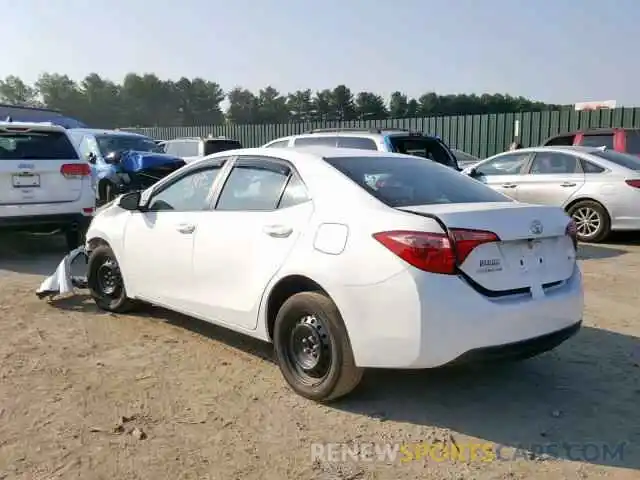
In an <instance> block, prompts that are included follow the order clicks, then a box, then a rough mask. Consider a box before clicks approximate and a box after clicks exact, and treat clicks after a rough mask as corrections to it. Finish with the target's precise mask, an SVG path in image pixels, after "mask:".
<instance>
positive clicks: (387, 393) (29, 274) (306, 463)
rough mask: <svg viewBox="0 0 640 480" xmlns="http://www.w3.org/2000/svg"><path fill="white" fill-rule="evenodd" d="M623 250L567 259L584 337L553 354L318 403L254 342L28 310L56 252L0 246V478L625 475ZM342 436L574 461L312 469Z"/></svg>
mask: <svg viewBox="0 0 640 480" xmlns="http://www.w3.org/2000/svg"><path fill="white" fill-rule="evenodd" d="M635 238H636V239H634V237H631V236H625V238H622V239H618V240H616V242H615V243H613V244H610V245H604V246H583V247H581V252H580V254H581V258H582V260H581V265H582V268H583V272H584V274H585V280H586V288H587V296H586V302H587V307H586V316H585V327H584V328H583V330H582V331H581V332H580V333H579V334H578V335H577V336H576V337H574V338H573V339H571V340H569V341H568V342H567V343H565V344H563V345H562V346H560V347H559V348H558V349H557V350H555V351H553V352H550V353H547V354H545V355H542V356H540V357H538V358H535V359H531V360H528V361H526V362H522V363H519V364H513V365H505V366H500V367H492V368H481V369H475V370H463V371H444V370H440V371H430V372H389V371H369V372H367V373H366V374H365V378H364V381H363V384H362V385H361V387H360V388H359V389H358V390H357V392H356V393H355V394H354V395H353V396H351V397H349V398H347V399H345V400H343V401H340V402H338V403H336V404H335V405H331V406H321V405H317V404H314V403H312V402H309V401H306V400H303V399H302V398H300V397H298V396H296V395H295V394H293V393H292V392H291V391H290V390H289V389H288V388H287V387H286V386H285V384H284V382H283V380H282V378H281V376H280V373H279V371H278V368H277V366H276V365H275V364H274V363H273V362H272V361H271V356H272V354H271V349H270V348H269V347H268V346H266V345H263V344H262V343H259V342H256V341H253V340H248V339H246V338H244V337H241V336H239V335H236V334H233V333H230V332H228V331H225V330H223V329H221V328H217V327H213V326H211V325H208V324H205V323H202V322H198V321H196V320H193V319H189V318H186V317H182V316H179V315H175V314H171V313H169V312H166V311H163V310H160V309H152V308H150V309H149V310H148V311H147V312H146V313H143V314H139V315H135V316H116V315H110V314H105V313H101V312H98V311H97V310H96V308H95V307H94V305H93V304H92V302H90V301H89V300H88V299H87V297H86V296H83V295H78V296H74V297H71V298H68V299H63V300H57V301H53V302H47V301H46V300H38V299H37V298H36V296H35V294H34V292H35V289H36V288H37V286H38V285H39V284H40V282H41V281H42V280H43V278H44V276H45V275H48V274H50V273H51V272H52V271H53V270H54V268H55V266H56V265H57V263H58V261H59V260H60V259H61V257H62V256H63V254H64V250H63V249H61V248H59V246H58V245H56V244H55V242H54V241H53V239H51V238H44V239H43V238H36V239H33V238H27V239H24V238H20V239H16V238H5V237H3V238H0V295H1V299H0V479H14V478H15V479H25V480H26V479H57V478H64V479H67V478H80V479H110V480H113V479H118V480H128V479H151V480H160V479H171V480H178V479H223V480H233V479H274V480H285V479H342V480H347V479H349V480H355V479H393V480H396V479H417V478H436V479H439V478H442V479H463V478H464V479H466V478H482V479H494V478H495V479H497V478H509V479H519V478H534V477H540V478H543V477H541V476H542V475H544V476H545V477H546V478H548V479H561V478H571V479H575V478H598V477H604V476H606V477H607V478H615V479H618V478H619V479H625V478H629V479H630V478H636V479H637V478H640V367H639V364H640V313H639V312H640V236H636V237H635ZM461 334H464V332H461ZM341 442H347V443H348V444H349V445H351V448H352V449H353V448H355V446H356V445H362V444H366V443H369V442H374V443H375V444H376V445H378V446H383V445H391V444H396V445H398V444H405V445H407V444H408V445H410V446H415V444H416V443H420V442H427V443H429V444H440V445H445V446H451V445H452V443H455V444H457V445H458V446H459V447H460V446H462V447H461V448H462V449H464V446H465V445H469V443H470V442H471V443H476V444H477V443H491V444H495V445H501V446H505V448H506V449H507V450H504V451H507V452H511V451H513V449H520V448H528V449H534V450H535V449H536V448H542V447H544V448H546V447H548V446H549V445H558V444H560V445H562V444H563V442H569V445H573V446H577V450H574V452H573V453H571V452H570V450H566V449H565V450H563V449H562V448H560V449H559V450H558V451H557V452H555V451H553V452H552V453H548V451H547V450H545V451H546V452H547V453H548V454H546V455H542V454H541V453H542V452H541V451H538V454H537V455H533V454H532V455H529V456H528V458H525V456H524V455H523V454H520V455H518V454H517V451H519V450H517V451H516V454H513V455H510V454H504V455H503V456H502V457H501V458H502V460H496V461H493V462H483V461H479V460H477V459H476V460H473V459H469V458H468V457H465V458H462V459H458V460H457V461H454V460H450V459H449V460H445V461H441V462H438V461H436V459H434V457H429V456H428V455H427V458H426V459H424V458H422V459H419V460H415V461H411V462H406V463H403V462H402V461H400V459H399V458H398V459H396V461H386V462H385V461H382V460H381V461H366V459H360V460H357V459H353V458H350V457H348V458H344V459H339V460H340V461H330V460H331V459H330V458H325V457H322V458H319V459H318V458H316V459H315V460H314V459H313V458H312V454H311V452H312V448H316V447H312V444H314V443H324V444H326V443H341ZM585 443H588V444H589V445H590V447H589V448H590V450H585V449H583V450H581V449H580V445H583V446H584V444H585ZM605 445H606V447H605ZM536 446H538V447H536ZM540 446H542V447H540ZM327 448H329V447H327ZM362 448H367V447H366V446H363V447H362ZM376 448H382V447H376ZM411 448H413V447H411ZM604 448H607V449H608V450H606V451H605V450H604ZM509 449H511V450H509ZM616 449H618V450H616ZM351 451H355V450H351ZM501 451H502V450H501ZM567 452H569V453H567ZM576 452H577V453H576ZM580 452H583V453H582V454H581V453H580ZM612 452H613V454H612ZM520 453H522V451H520ZM607 453H608V454H607ZM583 457H586V458H583ZM436 458H437V457H436ZM342 460H344V461H342Z"/></svg>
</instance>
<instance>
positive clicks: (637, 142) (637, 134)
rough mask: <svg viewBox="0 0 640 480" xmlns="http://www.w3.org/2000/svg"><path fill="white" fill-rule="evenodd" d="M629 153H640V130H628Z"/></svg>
mask: <svg viewBox="0 0 640 480" xmlns="http://www.w3.org/2000/svg"><path fill="white" fill-rule="evenodd" d="M627 153H631V154H633V155H640V130H628V131H627Z"/></svg>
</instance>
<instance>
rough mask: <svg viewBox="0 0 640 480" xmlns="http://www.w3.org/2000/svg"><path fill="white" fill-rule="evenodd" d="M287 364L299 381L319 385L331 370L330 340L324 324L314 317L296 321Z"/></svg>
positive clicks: (291, 332)
mask: <svg viewBox="0 0 640 480" xmlns="http://www.w3.org/2000/svg"><path fill="white" fill-rule="evenodd" d="M287 357H288V358H287V360H288V363H289V364H290V365H291V366H292V367H293V369H294V370H295V371H296V372H297V374H298V376H299V378H300V380H301V381H302V382H303V383H305V384H309V385H313V384H317V383H320V382H321V381H322V380H323V379H324V378H326V376H327V375H328V374H329V371H330V370H331V357H332V349H331V340H330V338H329V333H328V330H327V328H326V326H325V324H324V322H323V321H322V320H321V319H319V318H318V317H317V316H315V315H305V316H303V317H301V318H300V319H298V320H297V321H296V323H295V325H294V326H293V328H292V329H291V331H290V333H289V338H288V349H287Z"/></svg>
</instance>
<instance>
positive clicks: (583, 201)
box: [463, 146, 640, 242]
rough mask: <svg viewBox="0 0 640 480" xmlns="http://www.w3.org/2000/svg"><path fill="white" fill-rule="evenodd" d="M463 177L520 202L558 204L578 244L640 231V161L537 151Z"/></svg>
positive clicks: (585, 150) (508, 156) (579, 151)
mask: <svg viewBox="0 0 640 480" xmlns="http://www.w3.org/2000/svg"><path fill="white" fill-rule="evenodd" d="M463 173H465V174H467V175H469V176H471V177H473V178H475V179H477V180H479V181H481V182H484V183H486V184H487V185H489V186H490V187H492V188H493V189H495V190H497V191H499V192H501V193H504V194H505V195H508V196H509V197H512V198H514V199H515V200H517V201H519V202H524V203H538V204H543V205H558V206H562V207H564V208H565V209H566V211H567V213H569V215H571V217H572V218H573V219H574V220H575V222H576V224H577V226H578V239H579V240H581V241H583V242H602V241H604V240H605V239H606V238H607V237H608V236H609V233H610V232H611V231H613V230H640V158H639V157H637V156H634V155H629V154H626V153H619V152H615V151H612V150H608V149H606V148H604V147H563V146H555V147H533V148H523V149H520V150H515V151H510V152H504V153H500V154H498V155H495V156H493V157H490V158H487V159H486V160H483V161H481V162H480V163H478V164H476V165H474V166H471V167H468V168H466V169H464V170H463Z"/></svg>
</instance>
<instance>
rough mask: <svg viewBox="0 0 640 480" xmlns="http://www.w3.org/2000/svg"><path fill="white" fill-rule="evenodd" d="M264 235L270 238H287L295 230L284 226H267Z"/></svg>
mask: <svg viewBox="0 0 640 480" xmlns="http://www.w3.org/2000/svg"><path fill="white" fill-rule="evenodd" d="M263 231H264V233H266V234H267V235H269V236H270V237H275V238H287V237H288V236H289V235H291V233H292V232H293V229H292V228H290V227H286V226H284V225H266V226H265V227H264V228H263Z"/></svg>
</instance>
